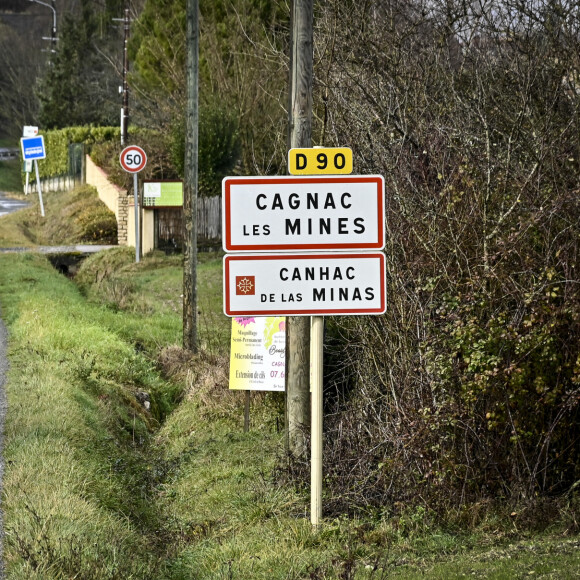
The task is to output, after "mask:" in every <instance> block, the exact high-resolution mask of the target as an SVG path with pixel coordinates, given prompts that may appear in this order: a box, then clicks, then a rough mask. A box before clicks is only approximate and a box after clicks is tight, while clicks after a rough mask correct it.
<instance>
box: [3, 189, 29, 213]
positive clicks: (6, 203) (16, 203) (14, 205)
mask: <svg viewBox="0 0 580 580" xmlns="http://www.w3.org/2000/svg"><path fill="white" fill-rule="evenodd" d="M27 205H28V202H26V201H22V200H20V199H10V198H9V197H6V194H5V193H3V192H2V191H0V217H2V216H3V215H6V214H9V213H12V212H13V211H16V210H19V209H22V208H23V207H26V206H27Z"/></svg>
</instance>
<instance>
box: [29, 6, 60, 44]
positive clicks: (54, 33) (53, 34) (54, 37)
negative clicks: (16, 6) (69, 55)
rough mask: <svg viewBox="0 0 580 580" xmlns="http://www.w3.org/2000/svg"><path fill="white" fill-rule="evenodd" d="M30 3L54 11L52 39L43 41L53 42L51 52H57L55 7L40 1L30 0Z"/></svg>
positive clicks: (44, 38)
mask: <svg viewBox="0 0 580 580" xmlns="http://www.w3.org/2000/svg"><path fill="white" fill-rule="evenodd" d="M29 2H34V3H35V4H42V5H43V6H46V7H47V8H50V9H51V10H52V35H51V37H50V38H46V37H43V38H42V40H50V41H51V42H52V49H51V52H53V53H55V52H56V9H55V7H54V6H52V5H50V4H47V3H46V2H41V1H40V0H29Z"/></svg>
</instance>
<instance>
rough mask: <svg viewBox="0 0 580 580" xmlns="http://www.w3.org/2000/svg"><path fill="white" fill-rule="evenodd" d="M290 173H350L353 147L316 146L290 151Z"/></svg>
mask: <svg viewBox="0 0 580 580" xmlns="http://www.w3.org/2000/svg"><path fill="white" fill-rule="evenodd" d="M288 172H289V173H290V175H319V174H325V175H348V174H350V173H352V149H350V148H348V147H315V148H303V149H290V151H288Z"/></svg>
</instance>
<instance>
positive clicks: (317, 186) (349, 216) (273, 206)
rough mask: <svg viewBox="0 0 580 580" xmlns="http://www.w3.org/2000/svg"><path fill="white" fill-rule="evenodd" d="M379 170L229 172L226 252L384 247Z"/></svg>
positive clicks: (224, 195) (225, 185)
mask: <svg viewBox="0 0 580 580" xmlns="http://www.w3.org/2000/svg"><path fill="white" fill-rule="evenodd" d="M384 190H385V187H384V179H383V177H382V176H380V175H341V176H308V177H305V176H275V177H226V178H225V179H224V180H223V183H222V201H223V204H222V206H223V229H222V231H223V247H224V250H225V251H226V252H280V251H297V250H299V251H300V250H304V251H325V250H380V249H382V248H383V246H384V243H385V210H384Z"/></svg>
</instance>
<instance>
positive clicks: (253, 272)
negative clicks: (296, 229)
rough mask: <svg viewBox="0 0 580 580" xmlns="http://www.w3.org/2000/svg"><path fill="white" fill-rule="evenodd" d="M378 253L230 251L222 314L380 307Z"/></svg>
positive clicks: (382, 278)
mask: <svg viewBox="0 0 580 580" xmlns="http://www.w3.org/2000/svg"><path fill="white" fill-rule="evenodd" d="M386 307H387V298H386V271H385V256H384V254H382V253H372V252H349V253H332V254H331V253H328V254H308V253H306V254H254V255H250V254H230V255H226V256H225V257H224V312H225V314H226V316H274V315H275V316H324V315H330V314H333V315H334V314H336V315H346V314H383V313H384V312H385V311H386Z"/></svg>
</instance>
